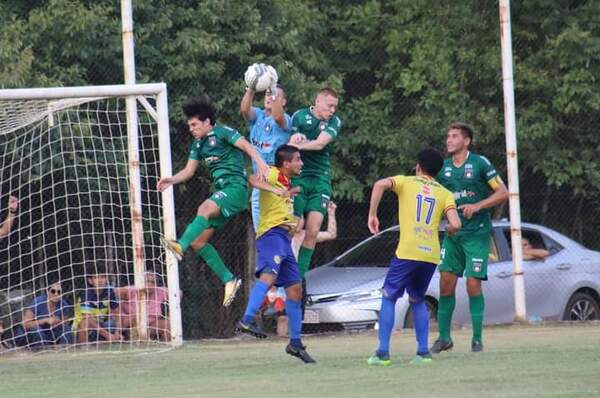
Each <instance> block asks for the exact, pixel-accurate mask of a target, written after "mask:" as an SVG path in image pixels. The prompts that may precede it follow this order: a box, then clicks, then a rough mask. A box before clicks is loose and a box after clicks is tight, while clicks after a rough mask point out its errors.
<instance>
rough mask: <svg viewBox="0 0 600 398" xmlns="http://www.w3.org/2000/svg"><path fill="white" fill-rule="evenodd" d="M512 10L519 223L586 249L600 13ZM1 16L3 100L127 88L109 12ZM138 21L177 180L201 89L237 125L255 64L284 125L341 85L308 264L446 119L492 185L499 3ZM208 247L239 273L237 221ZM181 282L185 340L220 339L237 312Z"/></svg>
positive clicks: (597, 222) (243, 9)
mask: <svg viewBox="0 0 600 398" xmlns="http://www.w3.org/2000/svg"><path fill="white" fill-rule="evenodd" d="M511 13H512V27H513V50H514V63H515V66H514V68H515V88H516V93H515V95H516V106H517V131H518V145H519V166H520V183H521V194H522V218H523V220H525V221H530V222H539V223H541V224H544V225H547V226H550V227H553V228H556V229H558V230H560V231H561V232H563V233H565V234H567V235H571V236H572V237H574V238H575V239H577V240H578V241H580V242H582V243H584V244H585V245H587V246H588V247H591V248H595V249H600V234H598V233H597V231H598V228H599V227H600V167H599V164H598V162H599V158H598V154H599V153H600V140H599V139H598V137H599V132H598V126H599V125H600V123H599V122H600V120H599V119H600V118H599V116H598V115H599V113H598V110H599V108H600V91H599V90H598V89H597V87H598V82H599V81H600V2H597V1H585V0H523V1H520V2H513V5H512V11H511ZM0 20H2V21H3V23H2V24H0V87H2V88H17V87H50V86H73V85H99V84H117V83H121V82H122V81H123V77H122V76H123V72H122V54H121V33H120V32H121V30H120V5H119V1H117V0H112V1H102V2H98V1H92V0H28V1H20V0H5V1H3V2H1V3H0ZM134 20H135V23H134V28H135V40H136V66H137V80H138V82H157V81H164V82H166V83H167V84H168V87H169V97H170V98H169V101H170V115H171V129H172V131H171V143H172V147H173V148H174V152H173V163H174V164H173V169H174V170H178V169H180V168H181V167H183V165H184V163H185V161H186V158H187V152H186V151H183V150H178V148H187V147H188V144H189V141H190V137H189V134H188V133H187V131H186V129H185V126H184V119H183V117H182V113H181V111H180V105H181V103H182V101H183V100H185V99H186V98H187V97H189V96H192V95H198V94H200V93H207V94H209V95H210V96H211V97H212V98H213V100H214V101H215V102H216V104H217V105H218V108H219V109H220V112H221V121H222V122H224V123H226V124H229V125H231V126H234V127H236V128H239V129H240V130H242V131H244V132H246V131H247V128H246V126H244V124H243V120H242V118H241V116H240V113H239V101H240V99H241V96H242V94H243V90H244V84H243V82H242V76H243V73H244V71H245V68H246V67H247V65H249V64H251V63H253V62H266V63H269V64H272V65H274V66H275V67H276V69H277V70H278V72H279V75H280V77H281V83H282V84H283V85H284V86H285V87H286V89H287V91H288V97H289V102H288V107H287V108H288V111H289V113H292V112H293V111H294V110H296V109H297V108H299V107H302V106H306V105H308V104H309V103H310V102H311V101H312V98H313V95H314V93H315V91H316V90H317V89H318V88H319V87H322V86H324V85H330V86H332V87H335V88H336V89H338V90H339V92H340V93H341V103H340V110H339V112H338V113H339V116H340V117H341V118H342V120H343V121H344V126H343V130H342V133H341V135H340V139H339V140H338V141H337V142H336V144H335V150H334V163H333V164H334V166H333V167H334V171H335V177H334V178H335V179H334V190H335V195H334V199H335V200H336V201H337V202H339V211H338V221H339V235H340V237H339V239H338V240H337V241H335V242H332V243H327V244H323V245H322V246H321V247H319V249H318V250H317V253H316V255H315V260H314V264H321V263H323V262H324V261H327V260H329V259H331V258H332V257H333V256H335V255H337V254H339V253H340V252H342V251H343V250H345V249H346V248H348V247H350V246H351V245H352V244H354V243H356V242H357V241H359V240H361V239H362V238H364V237H365V236H366V235H367V234H368V230H367V228H366V209H367V203H366V200H367V198H368V194H369V186H370V185H371V184H372V183H373V182H374V181H375V180H376V179H377V178H380V177H382V176H387V175H391V174H396V173H409V172H410V170H411V167H412V165H413V163H414V154H415V152H416V151H417V150H418V149H420V148H421V147H423V146H425V145H429V146H433V147H436V148H439V149H443V147H444V136H445V130H446V126H447V125H448V124H449V123H450V122H451V121H454V120H464V121H468V122H469V123H471V124H472V125H473V126H474V127H475V129H476V137H475V150H476V151H478V152H482V153H484V154H486V155H487V156H488V157H489V158H490V159H491V160H492V162H493V163H494V164H495V165H496V166H497V167H498V169H499V170H500V171H501V174H502V175H504V176H505V175H506V167H505V149H504V147H505V144H504V128H503V126H504V122H503V100H502V81H501V59H500V42H499V38H500V36H499V21H498V3H497V2H481V1H478V0H460V1H453V2H450V3H445V4H440V3H439V2H437V1H433V0H423V1H418V2H415V1H409V0H370V1H357V0H353V1H349V0H345V1H341V0H324V1H311V0H296V1H292V0H281V1H277V2H270V1H266V2H265V1H243V2H242V1H239V0H234V1H220V0H208V1H196V0H135V1H134ZM206 176H207V175H206V174H205V173H204V174H199V175H198V177H197V178H195V179H194V180H193V181H191V182H189V183H187V184H185V185H180V186H178V187H177V189H176V191H175V192H176V198H175V200H176V204H177V205H176V207H177V225H178V230H181V229H182V228H183V227H185V225H186V224H187V222H188V220H189V219H190V218H191V217H192V216H193V214H194V213H195V209H196V206H197V205H198V203H199V201H200V199H201V198H203V197H205V196H206V194H207V192H208V186H207V178H206ZM3 195H5V194H4V193H3ZM5 196H6V195H5ZM2 199H3V202H5V201H6V200H7V198H6V197H3V198H2ZM386 204H387V206H386V207H385V208H384V209H383V211H384V214H383V215H382V217H381V218H382V221H383V223H384V226H387V225H392V224H394V223H395V222H396V221H395V220H396V218H395V217H396V215H395V204H394V198H393V197H386ZM5 207H6V206H2V208H5ZM506 214H507V212H506V210H505V209H499V210H498V216H505V215H506ZM217 247H218V249H220V250H221V251H222V252H223V253H224V257H225V258H226V260H227V262H228V263H229V264H230V265H231V267H232V268H233V269H235V270H236V272H237V273H239V274H242V275H244V274H247V272H248V269H250V267H251V266H252V264H251V263H252V262H251V261H248V258H252V256H253V254H252V236H251V233H250V227H249V216H248V214H243V215H240V216H238V217H237V218H236V219H235V220H234V221H233V222H232V224H231V225H230V227H229V228H228V229H227V230H224V231H221V232H220V233H219V235H218V239H217ZM240 253H244V255H242V256H240ZM246 253H248V255H246ZM181 284H182V288H183V290H184V297H185V299H184V302H183V305H184V328H185V334H186V336H187V337H203V336H226V335H229V334H231V332H232V327H233V326H232V325H233V320H235V319H237V317H239V315H240V314H241V311H242V310H243V308H242V307H243V303H242V302H243V300H238V301H237V302H236V305H235V306H234V308H233V310H232V311H229V312H226V311H223V310H222V309H221V308H220V307H219V303H220V300H221V298H220V295H221V293H220V287H219V285H218V283H217V279H216V278H215V277H214V276H213V275H212V273H211V272H210V271H207V270H206V269H205V267H203V266H200V267H198V260H197V259H196V258H195V257H194V256H193V255H190V256H188V257H186V259H185V261H184V263H183V264H182V267H181Z"/></svg>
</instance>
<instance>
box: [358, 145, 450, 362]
mask: <svg viewBox="0 0 600 398" xmlns="http://www.w3.org/2000/svg"><path fill="white" fill-rule="evenodd" d="M443 162H444V159H443V158H442V155H441V154H440V153H439V152H438V151H436V150H433V149H424V150H421V151H420V152H419V153H418V154H417V166H416V176H403V175H398V176H395V177H388V178H384V179H381V180H379V181H377V182H376V183H375V185H374V186H373V191H372V192H371V204H370V207H369V220H368V227H369V230H370V231H371V233H373V234H376V233H379V219H378V218H377V209H378V207H379V203H380V201H381V197H382V196H383V193H384V192H385V191H387V190H392V191H394V193H395V194H396V195H397V196H398V208H399V211H398V218H399V222H400V241H399V242H398V247H397V249H396V254H395V257H394V258H393V259H392V262H391V263H390V268H389V270H388V273H387V275H386V277H385V281H384V283H383V288H382V298H381V311H380V312H379V347H378V348H377V351H376V352H375V355H373V356H372V357H371V358H369V360H368V364H369V365H378V366H388V365H390V364H391V360H390V349H389V346H390V337H391V334H392V329H393V327H394V316H395V307H396V301H397V300H398V298H400V297H402V295H403V294H404V290H406V291H407V292H408V296H409V302H410V308H411V310H412V314H413V319H414V325H415V334H416V337H417V355H416V356H415V358H414V359H413V360H412V363H427V362H431V354H430V353H429V348H428V344H427V337H428V334H429V313H428V311H427V306H426V304H425V292H426V291H427V287H428V286H429V282H430V281H431V277H432V276H433V273H434V272H435V267H436V265H437V263H438V261H439V258H440V243H439V238H438V230H439V225H440V221H441V219H442V217H443V216H444V215H445V216H446V218H447V219H448V226H447V227H446V232H447V233H449V234H453V233H455V232H456V231H458V230H459V229H460V227H461V225H460V219H459V218H458V213H457V211H456V205H455V203H454V197H453V195H452V193H451V192H449V191H448V190H447V189H445V188H444V187H442V186H441V185H440V184H439V183H438V182H437V181H435V180H434V179H433V177H432V176H434V175H436V174H437V173H438V172H439V171H440V169H441V168H442V163H443Z"/></svg>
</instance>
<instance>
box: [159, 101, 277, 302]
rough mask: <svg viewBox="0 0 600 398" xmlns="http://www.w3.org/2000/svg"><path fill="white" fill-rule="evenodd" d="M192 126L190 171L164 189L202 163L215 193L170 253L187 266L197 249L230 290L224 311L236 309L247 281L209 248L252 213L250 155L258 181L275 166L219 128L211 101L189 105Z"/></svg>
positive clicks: (176, 179)
mask: <svg viewBox="0 0 600 398" xmlns="http://www.w3.org/2000/svg"><path fill="white" fill-rule="evenodd" d="M183 112H184V113H185V115H186V116H187V124H188V128H189V130H190V133H191V134H192V136H193V137H194V142H193V143H192V147H191V149H190V155H189V158H188V161H187V164H186V166H185V167H184V168H183V170H181V171H179V172H178V173H177V174H175V175H174V176H172V177H165V178H161V179H160V181H159V182H158V189H159V190H160V191H164V190H165V189H167V188H169V187H170V186H171V185H175V184H179V183H182V182H185V181H187V180H189V179H190V178H192V177H193V176H194V173H195V172H196V169H197V168H198V164H199V163H200V161H204V162H205V164H206V166H207V167H208V171H209V173H210V177H211V180H212V182H213V184H214V188H215V192H213V194H212V195H211V196H210V197H209V198H208V199H206V200H205V201H204V202H202V204H200V206H199V207H198V212H197V214H196V217H195V218H194V220H193V221H192V222H191V223H190V224H188V226H187V228H186V230H185V232H184V233H183V235H182V236H181V238H179V240H177V241H171V240H167V239H164V242H163V243H164V245H165V248H166V249H168V250H169V251H171V252H172V253H173V254H174V255H175V257H177V259H179V260H181V258H182V257H183V253H185V251H186V250H187V249H188V248H189V247H190V246H191V247H192V248H193V249H194V250H195V252H196V254H198V256H200V258H202V259H204V261H206V264H208V266H209V267H210V268H211V269H212V270H213V271H214V272H215V273H216V274H217V276H218V277H219V279H221V282H223V284H224V285H225V295H224V298H223V305H224V306H228V305H229V304H231V302H232V300H233V298H234V297H235V294H236V292H237V290H238V289H239V287H240V285H241V280H240V279H239V278H236V277H235V276H234V275H233V274H232V273H231V271H229V269H228V268H227V266H226V265H225V264H224V263H223V260H222V259H221V257H220V256H219V254H218V253H217V251H216V250H215V248H214V247H213V246H212V245H211V244H209V243H208V241H209V240H210V239H211V238H212V236H213V235H214V232H215V229H217V228H220V227H221V226H223V225H224V224H225V223H226V222H227V221H228V220H229V219H231V218H232V217H233V216H234V215H235V214H237V213H239V212H241V211H242V210H244V209H246V207H247V203H248V184H247V180H246V171H245V163H246V162H245V156H244V153H246V154H247V155H248V156H250V158H252V160H253V161H254V162H255V163H256V165H257V175H258V177H259V178H261V179H264V178H265V176H266V175H268V173H269V166H267V164H266V163H265V162H264V161H263V160H262V158H261V157H260V155H259V154H258V153H257V152H256V150H255V149H254V148H253V147H252V145H250V143H249V142H248V141H246V139H245V138H244V137H242V136H241V134H240V133H239V132H238V131H237V130H235V129H232V128H230V127H227V126H222V125H216V124H215V121H216V110H215V108H214V107H213V106H212V104H211V103H210V102H209V100H208V98H206V97H201V98H192V99H191V100H189V101H188V102H186V103H185V104H184V105H183Z"/></svg>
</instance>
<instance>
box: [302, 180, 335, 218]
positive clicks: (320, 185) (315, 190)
mask: <svg viewBox="0 0 600 398" xmlns="http://www.w3.org/2000/svg"><path fill="white" fill-rule="evenodd" d="M292 186H294V187H300V188H302V191H300V193H299V194H298V195H296V196H294V215H296V216H298V217H302V216H303V215H305V214H306V213H308V212H311V211H318V212H319V213H321V214H323V215H324V216H325V215H327V204H328V203H329V200H330V199H331V182H330V181H327V180H324V179H323V178H318V177H300V178H294V179H293V180H292Z"/></svg>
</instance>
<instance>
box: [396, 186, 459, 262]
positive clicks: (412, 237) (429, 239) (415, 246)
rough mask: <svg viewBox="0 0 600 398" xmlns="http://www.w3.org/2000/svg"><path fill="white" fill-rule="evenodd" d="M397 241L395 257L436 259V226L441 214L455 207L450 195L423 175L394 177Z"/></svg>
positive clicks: (437, 256)
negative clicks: (396, 202)
mask: <svg viewBox="0 0 600 398" xmlns="http://www.w3.org/2000/svg"><path fill="white" fill-rule="evenodd" d="M391 180H392V184H393V187H392V190H393V191H394V192H395V193H396V195H398V218H399V224H400V240H399V242H398V247H397V248H396V257H398V258H399V259H405V260H415V261H424V262H427V263H433V264H437V263H439V261H440V241H439V236H438V235H439V227H440V222H441V220H442V217H443V216H444V214H446V212H447V211H448V210H450V209H455V208H456V203H455V201H454V195H453V194H452V193H451V192H450V191H448V190H447V189H446V188H444V187H443V186H442V185H441V184H440V183H438V182H437V181H435V180H434V179H433V178H431V177H427V176H401V175H400V176H395V177H392V178H391Z"/></svg>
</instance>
